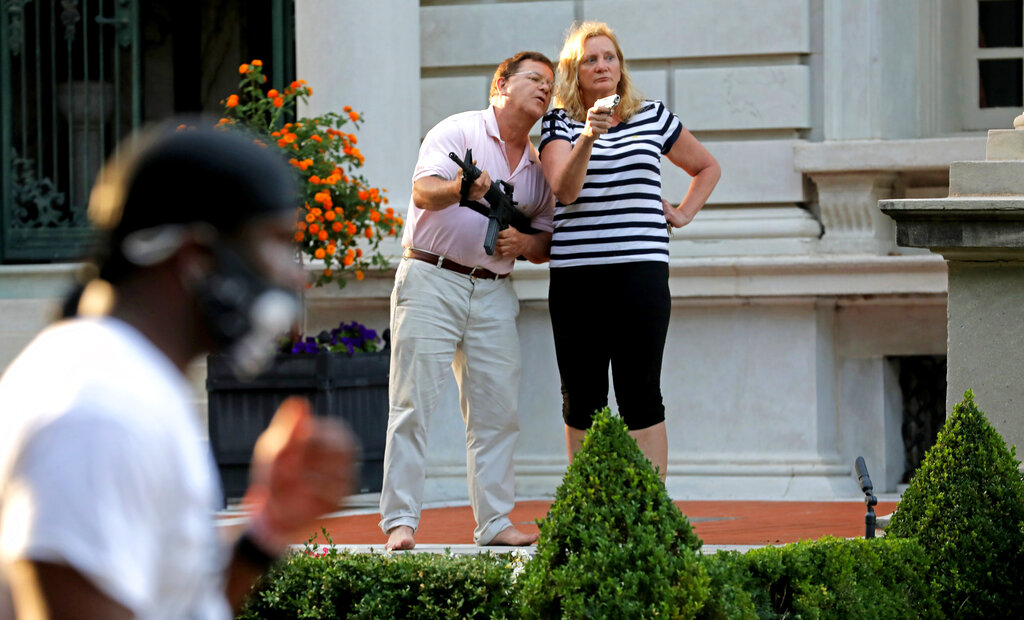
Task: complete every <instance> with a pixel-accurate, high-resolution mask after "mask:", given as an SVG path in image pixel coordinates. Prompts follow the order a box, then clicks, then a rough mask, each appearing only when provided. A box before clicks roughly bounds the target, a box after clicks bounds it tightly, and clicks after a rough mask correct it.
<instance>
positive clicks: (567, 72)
mask: <svg viewBox="0 0 1024 620" xmlns="http://www.w3.org/2000/svg"><path fill="white" fill-rule="evenodd" d="M593 37H608V38H609V39H611V42H612V45H614V46H615V53H616V54H617V55H618V56H619V85H618V88H617V89H616V93H617V94H618V95H619V97H621V98H622V99H621V101H620V102H619V105H618V107H617V108H615V112H616V114H617V115H618V117H619V119H620V120H621V121H622V122H626V121H628V120H629V119H631V118H633V115H634V114H636V113H637V111H639V110H640V106H641V105H642V104H643V101H644V98H643V95H642V94H641V93H640V92H639V91H637V89H636V88H635V87H634V86H633V80H631V79H630V77H629V70H628V69H627V68H626V59H625V57H624V56H623V55H622V48H621V47H619V40H618V39H617V38H615V33H614V32H613V31H612V29H611V28H610V27H609V26H608V24H606V23H604V22H590V21H587V22H583V23H582V24H575V23H574V24H573V25H572V26H571V27H570V28H569V33H568V34H567V35H566V37H565V45H563V46H562V53H561V54H559V55H558V72H557V74H556V76H555V106H554V107H556V108H564V109H565V111H566V113H568V115H569V116H570V117H571V118H573V119H575V120H577V121H579V122H581V123H584V122H586V120H587V109H586V108H585V107H583V97H582V95H581V93H580V81H579V75H580V74H579V69H580V63H581V62H582V61H583V45H584V44H585V43H586V42H587V39H590V38H593Z"/></svg>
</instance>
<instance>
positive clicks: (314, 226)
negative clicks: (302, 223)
mask: <svg viewBox="0 0 1024 620" xmlns="http://www.w3.org/2000/svg"><path fill="white" fill-rule="evenodd" d="M319 231H320V225H319V224H310V225H309V232H310V234H316V233H317V232H319Z"/></svg>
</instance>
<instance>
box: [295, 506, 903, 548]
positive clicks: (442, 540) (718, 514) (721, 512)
mask: <svg viewBox="0 0 1024 620" xmlns="http://www.w3.org/2000/svg"><path fill="white" fill-rule="evenodd" d="M676 503H677V504H678V505H679V508H680V510H682V511H683V514H685V515H687V517H688V518H689V519H690V522H691V523H692V524H693V526H694V529H695V530H696V532H697V534H698V535H699V536H700V537H701V539H703V540H704V543H705V544H708V545H767V544H773V545H778V544H784V543H789V542H796V541H798V540H807V539H815V538H820V537H822V536H825V535H831V536H838V537H844V538H853V537H858V536H863V535H864V513H865V506H864V501H863V500H850V501H823V502H805V501H679V502H676ZM550 506H551V502H550V501H547V500H534V501H520V502H518V503H517V504H516V508H515V510H513V511H512V515H511V518H512V522H513V523H515V524H516V526H518V527H519V528H520V529H522V530H524V531H534V532H535V531H537V525H536V524H535V522H534V520H535V519H541V518H543V517H544V516H545V515H546V514H547V511H548V509H549V508H550ZM895 508H896V502H895V501H881V502H879V504H878V506H876V508H875V512H876V514H879V515H885V514H889V513H891V512H892V511H893V510H894V509H895ZM353 512H356V514H344V515H343V516H334V517H332V518H327V519H324V520H322V521H321V525H323V526H324V527H326V528H327V530H328V531H329V532H330V534H331V537H332V538H333V539H334V542H335V543H337V544H341V545H381V544H383V543H384V542H385V541H386V537H385V536H384V534H382V533H381V531H380V529H379V528H378V527H377V523H378V521H379V520H380V515H378V514H377V513H376V512H372V511H371V510H364V511H353ZM295 542H296V543H299V542H304V541H300V540H296V541H295ZM416 542H417V543H418V544H421V545H463V544H471V543H472V542H473V515H472V512H471V511H470V509H469V507H468V506H453V507H443V508H427V509H425V510H424V511H423V514H422V520H421V522H420V528H419V531H418V532H417V533H416Z"/></svg>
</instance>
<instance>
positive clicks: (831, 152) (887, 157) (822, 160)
mask: <svg viewBox="0 0 1024 620" xmlns="http://www.w3.org/2000/svg"><path fill="white" fill-rule="evenodd" d="M793 154H794V157H793V165H794V167H795V168H796V169H797V170H799V171H800V172H804V173H815V172H818V173H828V172H867V171H871V170H887V171H890V172H893V171H900V170H935V169H945V168H948V167H949V165H950V164H951V163H952V162H954V161H977V160H983V159H985V136H963V137H953V138H922V139H919V140H836V141H834V142H802V143H798V144H796V145H795V146H794V147H793Z"/></svg>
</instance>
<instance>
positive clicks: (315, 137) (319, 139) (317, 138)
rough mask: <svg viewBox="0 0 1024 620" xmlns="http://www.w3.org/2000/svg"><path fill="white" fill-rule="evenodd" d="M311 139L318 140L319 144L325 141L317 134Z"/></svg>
mask: <svg viewBox="0 0 1024 620" xmlns="http://www.w3.org/2000/svg"><path fill="white" fill-rule="evenodd" d="M309 139H310V140H316V141H317V142H323V141H324V139H323V138H321V137H320V136H318V135H316V134H313V135H311V136H310V137H309Z"/></svg>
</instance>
